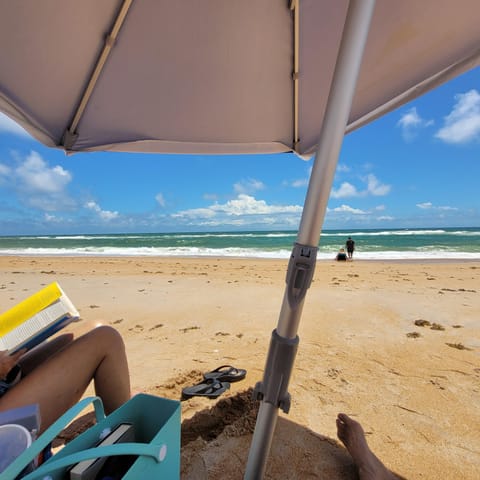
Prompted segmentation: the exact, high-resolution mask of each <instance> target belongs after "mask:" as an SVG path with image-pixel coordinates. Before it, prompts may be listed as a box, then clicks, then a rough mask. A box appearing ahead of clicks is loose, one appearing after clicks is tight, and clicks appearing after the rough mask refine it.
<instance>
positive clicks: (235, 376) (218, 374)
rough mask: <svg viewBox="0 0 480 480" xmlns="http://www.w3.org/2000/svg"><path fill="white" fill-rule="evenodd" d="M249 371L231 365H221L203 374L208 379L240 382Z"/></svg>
mask: <svg viewBox="0 0 480 480" xmlns="http://www.w3.org/2000/svg"><path fill="white" fill-rule="evenodd" d="M246 374H247V371H246V370H244V369H243V368H235V367H232V366H231V365H222V366H221V367H218V368H216V369H215V370H212V371H211V372H207V373H204V374H203V377H204V378H205V379H206V380H207V379H216V380H218V381H220V382H238V381H240V380H243V379H244V378H245V375H246Z"/></svg>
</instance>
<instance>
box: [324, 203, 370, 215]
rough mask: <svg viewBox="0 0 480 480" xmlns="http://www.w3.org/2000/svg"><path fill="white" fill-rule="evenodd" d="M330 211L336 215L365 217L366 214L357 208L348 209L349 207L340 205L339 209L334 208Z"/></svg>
mask: <svg viewBox="0 0 480 480" xmlns="http://www.w3.org/2000/svg"><path fill="white" fill-rule="evenodd" d="M330 211H332V212H336V213H352V214H353V215H366V214H367V213H368V212H366V211H364V210H360V209H359V208H353V207H350V206H349V205H340V206H339V207H335V208H333V209H332V210H330Z"/></svg>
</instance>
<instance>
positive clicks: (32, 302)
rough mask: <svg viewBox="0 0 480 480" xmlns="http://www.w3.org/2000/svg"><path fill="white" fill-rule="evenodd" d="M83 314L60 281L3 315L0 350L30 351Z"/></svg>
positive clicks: (12, 351)
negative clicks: (79, 311) (63, 288)
mask: <svg viewBox="0 0 480 480" xmlns="http://www.w3.org/2000/svg"><path fill="white" fill-rule="evenodd" d="M79 318H80V314H79V313H78V311H77V309H76V308H75V306H74V305H73V303H72V301H71V300H70V299H69V298H68V297H67V295H66V294H65V292H64V291H63V290H62V289H61V288H60V285H59V284H58V283H56V282H54V283H51V284H50V285H48V286H47V287H45V288H43V289H42V290H39V291H38V292H37V293H34V294H33V295H32V296H30V297H28V298H27V299H25V300H23V301H22V302H20V303H19V304H17V305H15V306H14V307H13V308H11V309H10V310H8V311H6V312H5V313H2V314H1V315H0V351H1V350H7V351H8V352H9V353H14V352H16V351H18V350H21V349H22V348H26V349H27V350H30V349H31V348H33V347H35V346H36V345H38V344H39V343H41V342H43V341H44V340H46V339H47V338H48V337H50V336H52V335H53V334H54V333H56V332H58V331H59V330H61V329H62V328H64V327H65V326H67V325H68V324H69V323H70V322H72V321H76V320H78V319H79Z"/></svg>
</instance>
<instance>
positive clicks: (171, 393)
mask: <svg viewBox="0 0 480 480" xmlns="http://www.w3.org/2000/svg"><path fill="white" fill-rule="evenodd" d="M286 266H287V262H286V261H282V260H258V259H254V260H253V259H252V260H246V259H229V258H147V257H124V258H118V257H117V258H110V257H95V258H92V257H89V258H87V257H56V258H51V257H0V272H1V280H0V307H1V308H0V310H2V311H4V310H6V309H8V308H9V307H10V306H13V305H14V304H15V303H17V302H19V301H20V300H22V299H23V298H25V297H27V296H28V295H30V294H32V293H34V292H35V291H36V290H38V289H39V288H41V287H42V286H43V285H46V284H48V283H50V282H52V281H58V282H59V283H60V284H61V285H62V287H63V288H64V290H65V291H66V292H67V293H68V295H69V296H70V297H71V299H72V300H73V301H74V303H75V304H76V306H77V308H78V309H79V311H80V312H81V315H82V321H81V322H79V323H78V324H76V325H75V326H74V327H73V328H72V330H73V331H75V332H76V333H77V334H80V333H81V332H82V331H85V330H87V329H89V328H91V327H92V326H94V325H96V324H99V323H103V324H108V325H112V326H114V327H115V328H117V329H118V330H119V331H120V332H121V334H122V335H123V337H124V340H125V343H126V347H127V352H128V358H129V363H130V374H131V383H132V389H133V390H134V391H143V392H148V393H152V394H156V395H160V396H163V397H166V398H171V399H176V400H178V399H180V394H181V389H182V388H183V387H185V386H189V385H193V384H195V383H197V382H198V381H200V380H201V378H202V373H203V372H207V371H210V370H212V369H214V368H216V367H218V366H220V365H224V364H230V365H234V366H236V367H238V368H244V369H246V370H247V372H248V373H247V376H246V378H245V379H244V380H243V381H240V382H237V383H232V385H231V389H230V390H229V391H228V392H226V393H225V394H223V395H221V396H220V397H219V398H218V399H217V400H209V399H204V398H198V397H197V398H193V399H190V400H187V401H184V402H182V479H195V480H197V479H200V480H201V479H223V478H230V479H232V480H233V479H241V478H243V472H244V467H245V464H246V458H247V455H248V449H249V445H250V440H251V434H252V433H251V432H252V429H253V425H254V422H255V412H256V404H255V403H254V402H252V401H251V400H250V396H249V389H251V388H252V387H253V386H254V385H255V383H256V382H257V381H259V380H261V378H262V372H263V367H264V363H265V358H266V353H267V350H268V344H269V341H270V335H271V332H272V330H273V329H274V328H275V326H276V324H277V319H278V313H279V310H280V305H281V301H282V298H283V292H284V287H285V272H286ZM479 293H480V262H475V261H470V262H445V263H443V262H431V263H417V262H376V261H353V262H346V263H344V262H340V263H335V262H330V261H321V262H319V263H318V265H317V268H316V272H315V277H314V281H313V284H312V286H311V288H310V290H309V292H308V294H307V298H306V302H305V306H304V310H303V315H302V321H301V323H300V328H299V332H298V333H299V337H300V346H299V350H298V354H297V358H296V362H295V368H294V371H293V374H292V379H291V382H290V388H289V391H290V393H291V395H292V407H291V411H290V413H289V414H288V415H285V414H283V413H281V414H280V418H279V421H278V424H277V431H276V435H275V439H274V442H273V445H272V449H271V455H270V457H269V462H268V465H267V472H266V475H265V478H268V479H278V478H285V479H302V480H303V479H308V478H312V479H313V478H325V479H333V480H335V479H350V478H351V479H354V478H356V474H355V471H354V468H353V465H352V462H351V460H350V457H349V455H348V453H347V452H346V450H345V449H344V447H343V446H342V445H341V444H340V442H339V441H338V440H337V438H336V426H335V418H336V415H337V413H338V412H345V413H347V414H348V415H350V416H352V417H353V418H355V419H356V420H358V421H360V422H361V423H362V425H363V426H364V429H365V431H366V434H367V439H368V442H369V445H370V446H371V448H372V449H373V450H374V451H375V453H376V454H377V455H378V456H379V457H380V458H381V459H382V460H383V461H384V463H385V464H386V465H387V466H388V467H389V468H390V469H392V470H393V471H394V472H396V473H397V474H399V475H401V476H403V477H405V478H408V479H416V478H418V479H431V480H434V479H438V478H442V479H444V480H446V479H464V480H474V479H477V478H478V472H479V471H480V355H479V354H480V295H479ZM422 320H423V321H425V322H423V323H426V322H428V324H426V325H425V326H419V325H416V324H415V322H417V324H420V323H422V322H420V321H422ZM88 393H92V392H91V391H90V392H88Z"/></svg>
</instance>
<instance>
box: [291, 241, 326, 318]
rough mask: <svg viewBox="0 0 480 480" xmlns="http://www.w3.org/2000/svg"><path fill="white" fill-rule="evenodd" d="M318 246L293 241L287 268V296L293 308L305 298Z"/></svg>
mask: <svg viewBox="0 0 480 480" xmlns="http://www.w3.org/2000/svg"><path fill="white" fill-rule="evenodd" d="M317 251H318V247H312V246H310V245H301V244H300V243H295V245H294V247H293V250H292V255H291V257H290V261H289V263H288V269H287V278H286V282H287V298H288V303H289V305H290V308H291V309H292V310H294V309H295V308H296V307H297V306H298V305H299V304H300V303H301V302H302V301H303V299H304V298H305V295H306V293H307V290H308V289H309V288H310V285H311V284H312V279H313V274H314V273H315V265H316V263H317Z"/></svg>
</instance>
